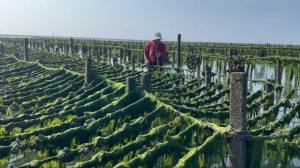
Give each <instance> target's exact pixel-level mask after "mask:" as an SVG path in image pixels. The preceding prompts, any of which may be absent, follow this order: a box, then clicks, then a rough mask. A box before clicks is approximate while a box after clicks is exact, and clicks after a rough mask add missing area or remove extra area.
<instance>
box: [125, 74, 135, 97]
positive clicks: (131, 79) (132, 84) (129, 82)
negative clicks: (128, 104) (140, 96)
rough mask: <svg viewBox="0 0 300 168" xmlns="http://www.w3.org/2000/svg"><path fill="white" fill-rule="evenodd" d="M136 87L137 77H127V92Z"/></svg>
mask: <svg viewBox="0 0 300 168" xmlns="http://www.w3.org/2000/svg"><path fill="white" fill-rule="evenodd" d="M135 89H136V82H135V77H133V76H132V77H127V78H126V92H127V93H130V92H132V91H134V90H135Z"/></svg>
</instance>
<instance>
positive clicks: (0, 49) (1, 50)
mask: <svg viewBox="0 0 300 168" xmlns="http://www.w3.org/2000/svg"><path fill="white" fill-rule="evenodd" d="M0 52H1V55H4V47H3V44H2V43H1V44H0Z"/></svg>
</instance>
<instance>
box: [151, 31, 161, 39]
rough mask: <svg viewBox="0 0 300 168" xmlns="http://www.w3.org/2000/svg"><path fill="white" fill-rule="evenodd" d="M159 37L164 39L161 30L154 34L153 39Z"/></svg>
mask: <svg viewBox="0 0 300 168" xmlns="http://www.w3.org/2000/svg"><path fill="white" fill-rule="evenodd" d="M157 39H163V38H162V37H161V33H160V32H156V33H155V34H154V38H153V40H157Z"/></svg>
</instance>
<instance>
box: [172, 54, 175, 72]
mask: <svg viewBox="0 0 300 168" xmlns="http://www.w3.org/2000/svg"><path fill="white" fill-rule="evenodd" d="M175 56H176V54H175V52H173V54H172V67H173V68H175Z"/></svg>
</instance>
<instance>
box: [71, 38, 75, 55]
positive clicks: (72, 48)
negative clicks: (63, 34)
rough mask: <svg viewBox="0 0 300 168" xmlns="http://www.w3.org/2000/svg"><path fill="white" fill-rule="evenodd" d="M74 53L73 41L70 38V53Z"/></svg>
mask: <svg viewBox="0 0 300 168" xmlns="http://www.w3.org/2000/svg"><path fill="white" fill-rule="evenodd" d="M73 52H74V40H73V38H71V53H72V54H73Z"/></svg>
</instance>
